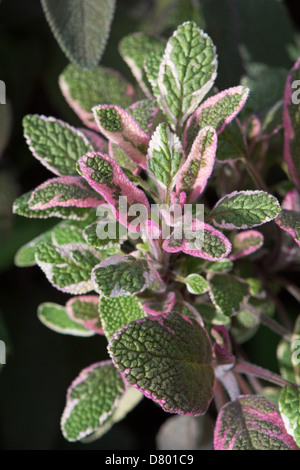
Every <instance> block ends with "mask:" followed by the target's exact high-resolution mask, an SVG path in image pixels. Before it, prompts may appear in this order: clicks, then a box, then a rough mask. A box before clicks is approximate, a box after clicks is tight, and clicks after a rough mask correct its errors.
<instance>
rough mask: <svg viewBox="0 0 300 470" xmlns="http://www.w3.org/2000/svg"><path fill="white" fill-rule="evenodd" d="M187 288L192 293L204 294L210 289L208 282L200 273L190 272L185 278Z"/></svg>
mask: <svg viewBox="0 0 300 470" xmlns="http://www.w3.org/2000/svg"><path fill="white" fill-rule="evenodd" d="M184 282H185V284H186V287H187V290H188V291H189V292H190V293H191V294H195V295H202V294H205V292H207V291H208V289H209V284H208V282H207V281H206V280H205V279H204V277H202V276H200V274H189V275H188V276H187V277H186V278H185V280H184Z"/></svg>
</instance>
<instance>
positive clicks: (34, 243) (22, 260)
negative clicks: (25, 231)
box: [14, 229, 53, 268]
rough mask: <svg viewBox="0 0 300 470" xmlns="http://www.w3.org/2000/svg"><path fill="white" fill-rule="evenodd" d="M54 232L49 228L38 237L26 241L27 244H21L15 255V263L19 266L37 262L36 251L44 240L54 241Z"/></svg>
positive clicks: (32, 264)
mask: <svg viewBox="0 0 300 470" xmlns="http://www.w3.org/2000/svg"><path fill="white" fill-rule="evenodd" d="M52 233H53V230H52V229H51V230H47V232H45V233H42V234H41V235H39V236H38V237H36V238H34V239H33V240H31V241H30V242H28V243H26V244H25V245H23V246H21V248H19V249H18V251H17V253H16V255H15V260H14V261H15V265H16V266H18V267H22V268H25V267H28V266H34V265H35V264H36V260H35V252H36V249H37V247H38V245H39V244H40V243H42V242H51V241H52Z"/></svg>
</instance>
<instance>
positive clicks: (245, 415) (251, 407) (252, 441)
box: [214, 395, 298, 450]
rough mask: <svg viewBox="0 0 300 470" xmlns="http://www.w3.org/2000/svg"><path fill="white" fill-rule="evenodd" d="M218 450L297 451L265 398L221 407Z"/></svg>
mask: <svg viewBox="0 0 300 470" xmlns="http://www.w3.org/2000/svg"><path fill="white" fill-rule="evenodd" d="M214 448H215V450H298V447H297V445H296V443H295V441H294V439H293V438H292V437H291V436H289V435H288V434H287V432H286V430H285V427H284V424H283V421H282V419H281V417H280V416H279V413H278V411H277V409H276V407H275V406H274V405H273V404H272V403H270V402H269V401H268V400H266V398H264V397H262V396H256V395H254V396H253V395H252V396H251V395H244V396H240V397H239V398H238V399H237V400H235V401H232V402H230V403H228V404H226V405H224V406H223V407H222V408H221V411H220V412H219V415H218V418H217V423H216V427H215V437H214Z"/></svg>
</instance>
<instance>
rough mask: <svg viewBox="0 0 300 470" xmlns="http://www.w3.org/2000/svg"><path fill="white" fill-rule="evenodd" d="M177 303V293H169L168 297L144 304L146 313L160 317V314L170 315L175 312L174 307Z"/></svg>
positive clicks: (154, 299)
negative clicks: (172, 311)
mask: <svg viewBox="0 0 300 470" xmlns="http://www.w3.org/2000/svg"><path fill="white" fill-rule="evenodd" d="M175 302H176V294H175V292H169V293H168V294H167V295H165V296H163V297H160V296H158V297H157V298H155V297H154V298H152V299H149V300H146V301H145V302H144V303H143V309H144V310H145V312H147V313H149V314H150V315H158V314H160V313H169V312H171V310H173V307H174V305H175Z"/></svg>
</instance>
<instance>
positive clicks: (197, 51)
mask: <svg viewBox="0 0 300 470" xmlns="http://www.w3.org/2000/svg"><path fill="white" fill-rule="evenodd" d="M216 69H217V57H216V52H215V47H214V45H213V43H212V41H211V39H210V38H209V37H208V36H207V34H205V33H204V32H203V31H201V30H200V29H199V28H198V26H197V25H196V23H194V22H186V23H183V24H182V25H181V26H179V27H178V28H177V30H176V31H175V32H174V34H173V36H172V37H171V38H170V39H169V41H168V43H167V46H166V49H165V52H164V56H163V60H162V62H161V64H160V68H159V75H158V87H159V90H160V96H161V103H162V109H163V111H164V112H165V113H166V115H167V116H168V117H169V118H170V119H171V121H172V122H173V124H174V126H175V127H176V125H177V124H178V123H181V122H183V121H185V119H186V118H187V117H188V116H189V115H190V114H192V113H193V112H194V111H195V109H196V108H197V107H198V105H199V103H200V102H201V101H202V99H203V98H204V96H205V95H206V94H207V93H208V91H209V90H210V88H211V87H212V85H213V83H214V80H215V78H216Z"/></svg>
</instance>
